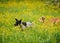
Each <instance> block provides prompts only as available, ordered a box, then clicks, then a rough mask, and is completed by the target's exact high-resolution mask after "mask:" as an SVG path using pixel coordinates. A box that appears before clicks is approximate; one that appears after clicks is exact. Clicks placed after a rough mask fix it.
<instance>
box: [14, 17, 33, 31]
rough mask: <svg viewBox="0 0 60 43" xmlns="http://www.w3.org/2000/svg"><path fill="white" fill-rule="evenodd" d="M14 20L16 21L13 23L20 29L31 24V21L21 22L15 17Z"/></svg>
mask: <svg viewBox="0 0 60 43" xmlns="http://www.w3.org/2000/svg"><path fill="white" fill-rule="evenodd" d="M15 20H16V23H15V24H14V25H15V26H18V25H19V26H20V27H21V29H22V30H23V29H25V28H26V27H31V26H32V23H31V22H22V20H21V19H20V20H18V19H16V18H15Z"/></svg>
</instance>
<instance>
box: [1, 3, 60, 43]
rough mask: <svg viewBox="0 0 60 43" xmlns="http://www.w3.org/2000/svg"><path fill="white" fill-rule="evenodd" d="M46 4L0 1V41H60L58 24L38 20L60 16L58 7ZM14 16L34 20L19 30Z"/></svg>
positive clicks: (3, 42) (47, 42)
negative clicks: (4, 2) (30, 25)
mask: <svg viewBox="0 0 60 43" xmlns="http://www.w3.org/2000/svg"><path fill="white" fill-rule="evenodd" d="M53 7H54V6H46V4H44V3H42V2H19V3H16V2H9V3H6V4H1V3H0V42H1V43H60V25H59V24H58V25H52V24H50V23H49V22H48V23H41V22H39V20H38V19H39V17H41V16H45V17H46V18H47V19H46V20H48V19H49V18H50V17H60V12H59V11H60V9H57V10H54V9H53ZM15 18H17V19H22V20H23V21H30V22H34V23H35V24H34V25H33V26H32V27H29V28H26V29H25V30H24V31H21V28H20V27H19V26H17V27H15V26H14V23H15Z"/></svg>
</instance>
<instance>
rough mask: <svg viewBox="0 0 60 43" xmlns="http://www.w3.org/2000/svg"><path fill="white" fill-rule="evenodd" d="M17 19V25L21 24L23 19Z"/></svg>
mask: <svg viewBox="0 0 60 43" xmlns="http://www.w3.org/2000/svg"><path fill="white" fill-rule="evenodd" d="M15 20H16V23H15V24H14V25H15V26H18V25H20V24H21V22H22V20H18V19H16V18H15Z"/></svg>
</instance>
